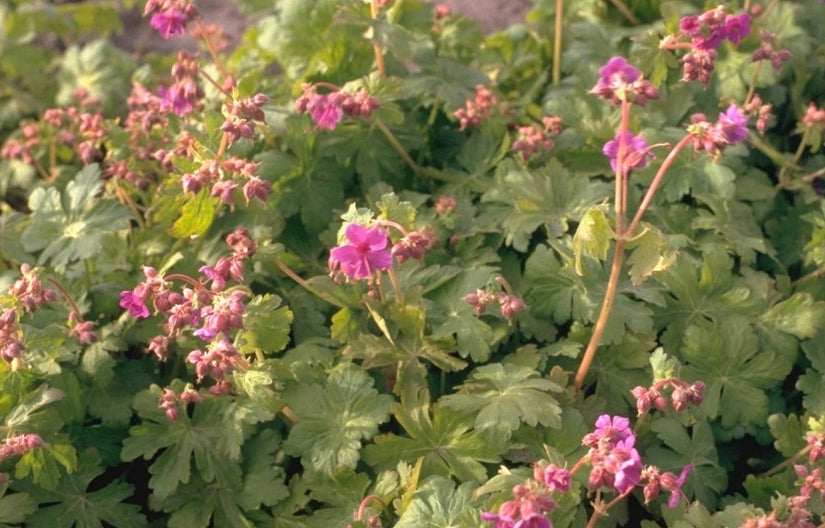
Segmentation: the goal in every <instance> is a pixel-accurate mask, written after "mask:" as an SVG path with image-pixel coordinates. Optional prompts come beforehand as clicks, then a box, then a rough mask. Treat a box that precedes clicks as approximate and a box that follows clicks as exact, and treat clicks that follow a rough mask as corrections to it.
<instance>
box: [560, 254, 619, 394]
mask: <svg viewBox="0 0 825 528" xmlns="http://www.w3.org/2000/svg"><path fill="white" fill-rule="evenodd" d="M626 244H627V241H626V240H625V239H624V238H618V239H617V240H616V248H615V252H614V253H613V264H612V265H611V267H610V277H609V278H608V279H607V289H606V290H605V292H604V300H603V301H602V309H601V311H600V312H599V318H598V320H597V321H596V325H595V326H594V327H593V334H592V335H591V336H590V341H589V342H588V343H587V348H586V349H585V350H584V356H582V362H581V364H579V370H577V371H576V378H575V379H574V380H573V386H574V387H576V388H577V389H581V387H582V384H583V383H584V378H585V377H586V376H587V371H589V370H590V365H592V364H593V358H594V357H595V356H596V350H597V349H598V348H599V343H600V341H601V339H602V334H604V329H605V328H607V320H608V319H609V318H610V309H611V308H612V307H613V299H614V298H615V297H616V291H617V290H618V287H619V275H620V274H621V271H622V263H623V262H624V249H625V245H626Z"/></svg>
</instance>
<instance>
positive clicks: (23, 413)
mask: <svg viewBox="0 0 825 528" xmlns="http://www.w3.org/2000/svg"><path fill="white" fill-rule="evenodd" d="M62 397H63V391H61V390H59V389H54V388H51V387H49V386H48V385H45V384H44V385H40V386H39V387H37V389H36V390H35V391H34V392H32V393H31V394H29V395H27V396H26V398H25V399H24V400H23V401H22V402H20V404H19V405H17V407H15V408H14V409H12V411H11V412H9V413H8V414H7V415H6V417H5V419H4V421H5V424H6V426H7V427H9V428H13V429H18V428H24V426H25V425H26V423H27V422H28V421H29V420H30V419H31V418H32V415H34V414H35V413H37V412H38V411H39V410H41V409H42V408H43V407H45V406H46V405H49V404H50V403H53V402H56V401H58V400H59V399H61V398H62Z"/></svg>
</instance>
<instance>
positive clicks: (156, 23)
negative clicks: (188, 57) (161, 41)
mask: <svg viewBox="0 0 825 528" xmlns="http://www.w3.org/2000/svg"><path fill="white" fill-rule="evenodd" d="M187 18H188V17H187V16H186V14H185V13H182V12H180V11H174V10H170V11H166V12H164V13H155V14H154V15H152V18H151V19H150V20H149V25H150V26H152V27H153V28H155V29H156V30H157V31H158V33H159V34H160V36H161V37H163V38H165V39H170V38H172V37H174V36H175V35H183V33H184V31H185V29H186V22H187Z"/></svg>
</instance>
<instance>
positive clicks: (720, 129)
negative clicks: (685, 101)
mask: <svg viewBox="0 0 825 528" xmlns="http://www.w3.org/2000/svg"><path fill="white" fill-rule="evenodd" d="M690 120H691V125H689V126H688V133H690V135H691V142H692V144H693V149H694V150H695V151H697V152H698V151H700V150H705V151H707V152H708V154H710V155H711V157H714V158H715V157H718V156H719V155H721V153H722V152H723V151H724V150H725V148H726V147H728V146H729V145H735V144H736V143H741V142H742V141H744V140H745V139H746V138H747V137H748V116H746V115H745V114H744V113H743V112H742V110H741V109H740V108H739V107H738V106H736V105H735V104H732V105H730V106H729V107H728V109H727V110H725V111H724V112H721V113H720V114H719V119H718V120H717V121H716V122H715V123H710V122H709V121H708V120H707V118H706V117H705V115H704V114H694V115H693V116H691V118H690Z"/></svg>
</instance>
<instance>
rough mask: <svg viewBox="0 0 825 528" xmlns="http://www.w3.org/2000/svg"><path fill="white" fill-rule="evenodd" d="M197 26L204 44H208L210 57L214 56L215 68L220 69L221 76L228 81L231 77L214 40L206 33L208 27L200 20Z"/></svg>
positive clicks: (196, 22)
mask: <svg viewBox="0 0 825 528" xmlns="http://www.w3.org/2000/svg"><path fill="white" fill-rule="evenodd" d="M195 24H197V25H198V31H199V32H200V34H201V37H203V42H204V44H206V49H207V50H208V51H209V55H211V56H212V61H213V62H214V63H215V66H216V67H217V68H218V71H219V72H220V74H221V77H223V78H224V79H226V78H227V77H229V74H228V73H227V72H226V67H224V65H223V61H222V60H221V58H220V57H219V56H218V51H217V50H216V49H215V45H214V44H213V43H212V40H211V39H210V38H209V33H208V32H207V31H206V27H205V26H204V25H203V22H201V19H200V18H197V19H195Z"/></svg>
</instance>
